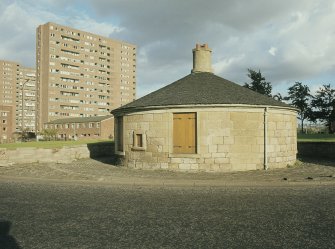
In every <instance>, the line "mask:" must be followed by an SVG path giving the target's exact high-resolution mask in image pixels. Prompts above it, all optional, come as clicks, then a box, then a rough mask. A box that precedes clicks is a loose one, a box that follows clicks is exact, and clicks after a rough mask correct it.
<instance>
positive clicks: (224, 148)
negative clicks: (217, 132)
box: [218, 144, 231, 153]
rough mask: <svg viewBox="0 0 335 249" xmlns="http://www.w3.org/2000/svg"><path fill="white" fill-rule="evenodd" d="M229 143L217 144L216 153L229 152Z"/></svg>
mask: <svg viewBox="0 0 335 249" xmlns="http://www.w3.org/2000/svg"><path fill="white" fill-rule="evenodd" d="M230 147H231V145H227V144H223V145H218V153H223V152H229V151H230Z"/></svg>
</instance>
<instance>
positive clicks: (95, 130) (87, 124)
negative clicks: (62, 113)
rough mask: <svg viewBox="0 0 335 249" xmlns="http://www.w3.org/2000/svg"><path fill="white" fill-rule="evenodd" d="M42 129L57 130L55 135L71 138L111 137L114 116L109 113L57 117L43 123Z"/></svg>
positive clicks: (60, 137)
mask: <svg viewBox="0 0 335 249" xmlns="http://www.w3.org/2000/svg"><path fill="white" fill-rule="evenodd" d="M44 129H54V130H57V137H58V138H59V139H64V140H68V139H69V140H72V139H90V138H92V139H97V138H98V139H112V138H113V137H114V136H113V134H114V118H113V116H111V115H108V116H97V117H86V118H65V119H57V120H54V121H51V122H48V123H45V124H44Z"/></svg>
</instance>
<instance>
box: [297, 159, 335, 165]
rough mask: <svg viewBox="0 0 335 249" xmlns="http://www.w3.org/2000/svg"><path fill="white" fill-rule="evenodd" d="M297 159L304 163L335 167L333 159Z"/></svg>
mask: <svg viewBox="0 0 335 249" xmlns="http://www.w3.org/2000/svg"><path fill="white" fill-rule="evenodd" d="M297 159H298V160H299V161H301V162H303V163H310V164H318V165H324V166H330V167H335V160H331V159H324V158H316V157H299V158H297Z"/></svg>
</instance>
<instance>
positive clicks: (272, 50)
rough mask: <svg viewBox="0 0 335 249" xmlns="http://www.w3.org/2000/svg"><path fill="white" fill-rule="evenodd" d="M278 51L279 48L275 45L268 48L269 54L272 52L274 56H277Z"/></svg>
mask: <svg viewBox="0 0 335 249" xmlns="http://www.w3.org/2000/svg"><path fill="white" fill-rule="evenodd" d="M277 51H278V48H275V47H271V48H270V49H269V50H268V52H269V54H271V55H272V56H276V54H277Z"/></svg>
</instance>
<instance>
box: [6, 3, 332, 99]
mask: <svg viewBox="0 0 335 249" xmlns="http://www.w3.org/2000/svg"><path fill="white" fill-rule="evenodd" d="M334 10H335V5H334V1H333V0H296V1H291V0H282V1H275V0H211V1H207V2H206V1H203V0H189V1H180V0H170V1H155V0H137V1H132V0H122V1H121V0H94V1H93V0H86V1H79V0H68V1H65V0H57V1H56V0H32V1H29V4H27V3H26V1H23V0H16V1H9V0H4V1H3V0H2V1H1V2H0V31H1V32H0V43H1V47H0V58H6V59H12V60H17V61H23V62H25V64H29V65H33V64H34V63H35V60H34V57H35V29H36V27H37V26H38V25H40V24H43V23H46V22H48V21H52V22H55V23H59V24H63V25H68V26H72V27H74V28H77V29H82V30H86V31H89V32H92V33H98V34H101V35H104V36H110V37H112V38H116V39H122V40H126V41H129V42H132V43H135V44H136V45H138V47H139V50H138V58H137V62H138V65H137V68H138V71H137V76H138V80H137V82H138V89H139V91H140V92H141V93H144V92H147V91H149V90H152V89H156V88H157V86H161V85H162V84H166V83H169V82H172V81H174V80H176V79H178V77H181V76H183V75H185V74H188V73H190V70H191V67H192V48H193V47H194V46H195V44H196V43H208V44H209V47H210V48H211V49H212V50H213V53H212V54H213V68H214V70H215V73H217V74H219V75H221V76H223V77H225V78H227V79H229V80H232V81H236V82H241V83H243V82H245V81H246V74H247V68H253V69H256V70H258V69H260V70H261V72H262V73H264V75H265V76H266V79H267V80H268V81H271V82H272V84H274V85H277V84H284V83H283V82H285V83H286V84H289V82H292V83H294V82H295V81H302V82H304V81H308V80H309V79H313V81H314V82H316V81H317V80H319V81H318V82H322V81H323V80H324V79H335V70H334V68H335V61H334V58H335V46H334V45H333V44H335V26H334V25H333V24H334V23H335V15H334V14H333V13H334ZM325 83H327V82H325Z"/></svg>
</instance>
